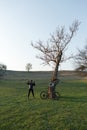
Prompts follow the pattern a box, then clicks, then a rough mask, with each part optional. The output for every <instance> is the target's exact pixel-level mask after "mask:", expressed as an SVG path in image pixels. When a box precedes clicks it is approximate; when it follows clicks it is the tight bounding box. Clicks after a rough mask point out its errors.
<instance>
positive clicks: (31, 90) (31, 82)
mask: <svg viewBox="0 0 87 130" xmlns="http://www.w3.org/2000/svg"><path fill="white" fill-rule="evenodd" d="M27 84H28V85H29V91H28V99H29V96H30V93H32V95H33V97H34V86H35V82H33V80H31V81H28V82H27Z"/></svg>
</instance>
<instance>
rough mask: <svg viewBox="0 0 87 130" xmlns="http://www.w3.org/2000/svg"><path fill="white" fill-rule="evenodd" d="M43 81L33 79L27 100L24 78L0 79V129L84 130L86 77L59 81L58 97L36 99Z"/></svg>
mask: <svg viewBox="0 0 87 130" xmlns="http://www.w3.org/2000/svg"><path fill="white" fill-rule="evenodd" d="M47 85H48V80H45V79H44V80H42V79H37V80H36V87H35V99H33V97H32V95H31V97H30V99H29V100H28V99H27V92H28V86H27V85H26V80H2V81H0V130H87V81H86V80H69V81H68V80H64V81H62V82H61V83H60V84H59V85H58V86H57V89H56V90H57V91H59V93H60V94H61V98H60V99H59V100H58V101H57V100H51V99H47V100H42V99H40V96H39V95H40V92H41V91H42V90H47Z"/></svg>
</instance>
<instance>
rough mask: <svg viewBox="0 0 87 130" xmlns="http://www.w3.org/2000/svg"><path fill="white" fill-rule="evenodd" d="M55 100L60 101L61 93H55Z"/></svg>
mask: <svg viewBox="0 0 87 130" xmlns="http://www.w3.org/2000/svg"><path fill="white" fill-rule="evenodd" d="M53 98H54V99H57V100H58V99H59V98H60V94H59V92H54V94H53Z"/></svg>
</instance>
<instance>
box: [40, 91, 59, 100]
mask: <svg viewBox="0 0 87 130" xmlns="http://www.w3.org/2000/svg"><path fill="white" fill-rule="evenodd" d="M40 98H41V99H47V98H49V93H48V92H46V91H41V93H40ZM59 98H60V94H59V92H56V91H54V92H53V93H52V99H56V100H58V99H59Z"/></svg>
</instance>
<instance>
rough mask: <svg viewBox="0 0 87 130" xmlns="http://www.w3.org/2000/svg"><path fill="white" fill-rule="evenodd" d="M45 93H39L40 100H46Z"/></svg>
mask: <svg viewBox="0 0 87 130" xmlns="http://www.w3.org/2000/svg"><path fill="white" fill-rule="evenodd" d="M47 95H48V94H47V92H45V91H42V92H41V93H40V98H41V99H47Z"/></svg>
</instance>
